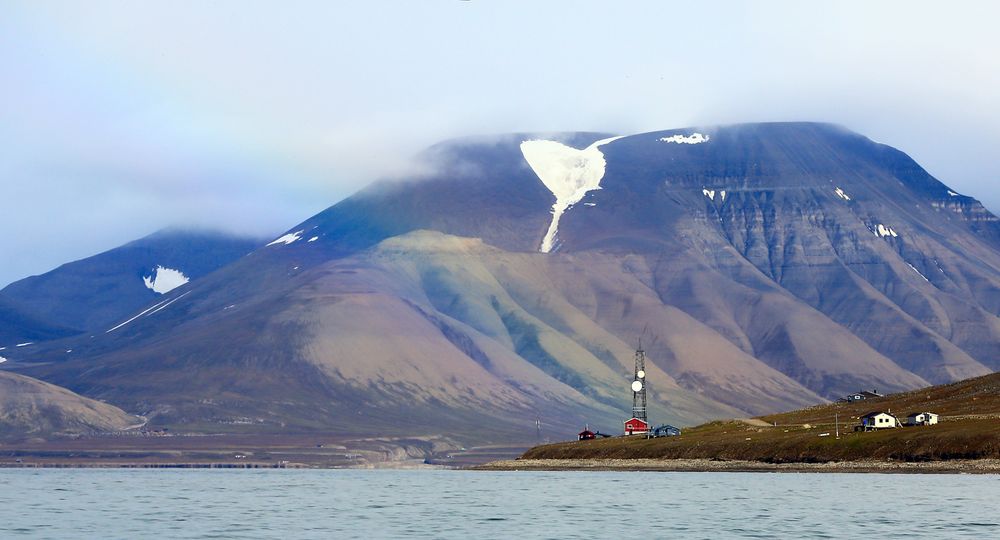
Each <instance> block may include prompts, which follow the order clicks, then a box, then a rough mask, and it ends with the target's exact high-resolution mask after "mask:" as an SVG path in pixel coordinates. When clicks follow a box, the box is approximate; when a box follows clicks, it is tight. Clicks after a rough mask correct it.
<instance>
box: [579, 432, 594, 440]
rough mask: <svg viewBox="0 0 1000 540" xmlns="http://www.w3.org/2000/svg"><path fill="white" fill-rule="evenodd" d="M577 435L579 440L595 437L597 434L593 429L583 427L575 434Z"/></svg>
mask: <svg viewBox="0 0 1000 540" xmlns="http://www.w3.org/2000/svg"><path fill="white" fill-rule="evenodd" d="M577 437H579V440H581V441H590V440H594V439H596V438H597V434H596V433H594V432H593V431H590V430H589V429H585V430H583V431H581V432H580V433H579V434H577Z"/></svg>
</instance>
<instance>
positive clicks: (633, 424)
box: [625, 417, 649, 435]
mask: <svg viewBox="0 0 1000 540" xmlns="http://www.w3.org/2000/svg"><path fill="white" fill-rule="evenodd" d="M648 431H649V424H647V423H646V422H643V421H642V420H639V419H638V418H635V417H633V418H629V419H628V420H626V421H625V434H626V435H638V434H643V433H646V432H648Z"/></svg>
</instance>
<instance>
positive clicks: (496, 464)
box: [471, 459, 1000, 474]
mask: <svg viewBox="0 0 1000 540" xmlns="http://www.w3.org/2000/svg"><path fill="white" fill-rule="evenodd" d="M471 470H477V471H623V472H787V473H895V474H1000V459H974V460H949V461H921V462H906V461H831V462H827V463H765V462H762V461H746V460H713V459H514V460H502V461H493V462H490V463H486V464H484V465H479V466H476V467H471Z"/></svg>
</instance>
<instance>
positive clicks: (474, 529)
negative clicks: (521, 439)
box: [0, 469, 1000, 540]
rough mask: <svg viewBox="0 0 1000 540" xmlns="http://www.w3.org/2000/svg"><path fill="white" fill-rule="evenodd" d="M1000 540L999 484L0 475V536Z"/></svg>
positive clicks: (955, 480) (877, 477)
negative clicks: (967, 539)
mask: <svg viewBox="0 0 1000 540" xmlns="http://www.w3.org/2000/svg"><path fill="white" fill-rule="evenodd" d="M22 537H23V538H130V539H131V538H324V539H325V538H337V539H339V538H462V539H469V538H517V539H519V540H523V539H529V538H609V537H623V538H624V537H627V538H638V537H645V538H706V539H713V540H717V539H724V538H907V539H913V538H935V539H938V538H977V539H982V538H1000V476H997V475H913V474H835V473H824V474H816V473H811V474H810V473H684V472H681V473H644V472H631V473H630V472H551V473H549V472H477V471H448V470H416V471H392V470H376V471H361V470H132V469H15V470H11V469H7V470H0V538H22Z"/></svg>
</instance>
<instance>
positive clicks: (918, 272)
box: [906, 263, 931, 283]
mask: <svg viewBox="0 0 1000 540" xmlns="http://www.w3.org/2000/svg"><path fill="white" fill-rule="evenodd" d="M906 266H909V267H910V268H912V269H913V271H914V272H916V273H917V275H918V276H920V277H922V278H924V281H926V282H927V283H930V282H931V280H929V279H927V276H925V275H923V274H921V273H920V270H917V267H916V266H913V265H912V264H910V263H906Z"/></svg>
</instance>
